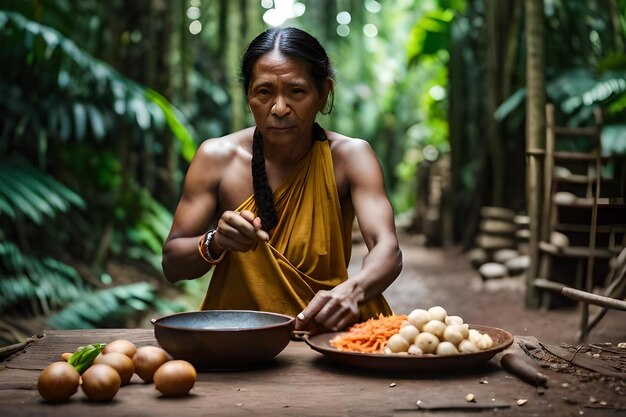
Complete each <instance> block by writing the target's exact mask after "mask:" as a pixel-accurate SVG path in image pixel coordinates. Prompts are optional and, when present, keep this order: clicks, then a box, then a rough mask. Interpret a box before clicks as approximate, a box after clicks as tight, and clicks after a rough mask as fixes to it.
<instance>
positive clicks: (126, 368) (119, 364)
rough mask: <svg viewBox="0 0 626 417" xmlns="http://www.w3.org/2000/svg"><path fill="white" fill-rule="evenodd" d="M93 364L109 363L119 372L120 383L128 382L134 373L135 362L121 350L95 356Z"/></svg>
mask: <svg viewBox="0 0 626 417" xmlns="http://www.w3.org/2000/svg"><path fill="white" fill-rule="evenodd" d="M93 363H94V364H98V363H103V364H105V365H109V366H110V367H112V368H113V369H115V370H116V371H117V373H118V374H120V378H121V379H122V385H126V384H128V382H129V381H130V379H131V378H132V377H133V374H134V373H135V364H134V363H133V360H132V359H131V358H129V357H128V356H126V355H125V354H123V353H121V352H110V353H106V354H104V355H103V354H100V355H98V356H96V359H94V361H93Z"/></svg>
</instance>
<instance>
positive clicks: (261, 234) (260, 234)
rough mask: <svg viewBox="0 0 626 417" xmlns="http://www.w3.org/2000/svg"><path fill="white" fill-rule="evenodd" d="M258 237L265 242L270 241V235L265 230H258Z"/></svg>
mask: <svg viewBox="0 0 626 417" xmlns="http://www.w3.org/2000/svg"><path fill="white" fill-rule="evenodd" d="M256 237H258V238H259V239H261V240H262V241H263V242H268V241H269V240H270V235H269V233H267V232H266V231H265V230H257V231H256Z"/></svg>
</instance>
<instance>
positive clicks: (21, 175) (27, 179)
mask: <svg viewBox="0 0 626 417" xmlns="http://www.w3.org/2000/svg"><path fill="white" fill-rule="evenodd" d="M71 206H77V207H80V208H84V206H85V203H84V201H83V199H82V198H81V197H80V196H79V195H78V194H76V193H74V192H73V191H72V190H70V189H69V188H67V187H66V186H64V185H63V184H61V183H60V182H58V181H56V180H55V179H54V178H52V177H50V176H48V175H46V174H45V173H43V172H42V171H40V170H38V169H36V168H34V167H32V166H30V165H28V164H26V163H16V162H11V161H7V160H4V161H2V160H0V211H1V212H2V213H5V214H7V215H8V216H9V217H10V218H11V219H13V220H17V219H18V218H21V217H25V218H27V219H28V220H30V221H32V222H34V223H35V224H41V223H42V222H43V220H44V219H45V218H54V217H55V216H56V215H57V214H58V213H59V212H67V211H68V210H69V209H70V207H71Z"/></svg>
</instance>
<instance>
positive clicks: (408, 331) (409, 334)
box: [399, 324, 420, 344]
mask: <svg viewBox="0 0 626 417" xmlns="http://www.w3.org/2000/svg"><path fill="white" fill-rule="evenodd" d="M399 334H400V335H402V337H404V338H405V339H406V341H407V342H409V344H412V343H413V342H414V341H415V336H417V335H418V334H420V331H419V330H417V327H415V326H413V325H412V324H409V325H407V326H404V327H402V328H400V332H399Z"/></svg>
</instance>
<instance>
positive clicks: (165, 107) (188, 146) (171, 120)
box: [146, 89, 196, 162]
mask: <svg viewBox="0 0 626 417" xmlns="http://www.w3.org/2000/svg"><path fill="white" fill-rule="evenodd" d="M146 97H147V98H148V99H149V100H151V101H153V102H154V103H155V104H156V105H157V106H159V108H160V109H161V111H162V112H163V114H164V115H165V120H166V121H167V124H168V125H169V127H170V130H171V131H172V133H173V134H174V136H176V138H177V139H178V140H179V141H180V143H181V145H182V149H181V153H182V155H183V157H184V158H185V159H186V160H187V161H188V162H190V161H191V160H192V159H193V156H194V154H195V153H196V143H195V142H194V140H193V138H192V136H191V134H190V133H189V130H187V128H186V127H185V125H184V124H183V123H182V122H181V121H180V120H179V117H182V114H181V113H180V112H178V111H177V109H176V108H175V107H174V106H173V105H172V104H170V103H169V102H168V101H167V100H166V99H165V98H164V97H163V96H161V95H160V94H159V93H157V92H156V91H154V90H151V89H147V90H146Z"/></svg>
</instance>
